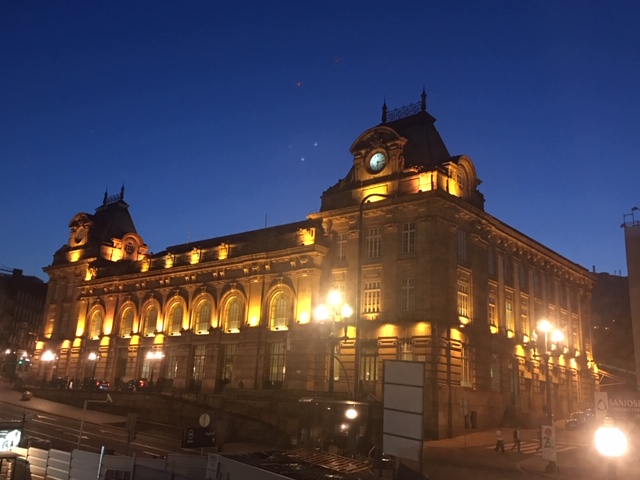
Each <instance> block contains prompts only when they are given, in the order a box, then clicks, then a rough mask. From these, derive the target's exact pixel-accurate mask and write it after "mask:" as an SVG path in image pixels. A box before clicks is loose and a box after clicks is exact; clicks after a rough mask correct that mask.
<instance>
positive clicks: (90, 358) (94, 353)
mask: <svg viewBox="0 0 640 480" xmlns="http://www.w3.org/2000/svg"><path fill="white" fill-rule="evenodd" d="M97 359H98V354H97V353H96V352H91V353H90V354H89V360H91V361H92V362H95V361H96V360H97Z"/></svg>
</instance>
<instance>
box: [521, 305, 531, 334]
mask: <svg viewBox="0 0 640 480" xmlns="http://www.w3.org/2000/svg"><path fill="white" fill-rule="evenodd" d="M520 323H521V326H522V333H523V334H525V335H527V336H530V335H531V324H530V323H529V299H527V298H526V297H521V298H520Z"/></svg>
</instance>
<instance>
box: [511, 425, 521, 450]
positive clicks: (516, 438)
mask: <svg viewBox="0 0 640 480" xmlns="http://www.w3.org/2000/svg"><path fill="white" fill-rule="evenodd" d="M516 448H517V449H518V451H520V428H518V427H516V428H514V429H513V446H512V447H511V450H512V451H513V450H515V449H516Z"/></svg>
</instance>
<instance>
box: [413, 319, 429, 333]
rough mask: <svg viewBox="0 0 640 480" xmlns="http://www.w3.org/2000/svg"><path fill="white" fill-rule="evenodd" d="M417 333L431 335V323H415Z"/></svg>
mask: <svg viewBox="0 0 640 480" xmlns="http://www.w3.org/2000/svg"><path fill="white" fill-rule="evenodd" d="M414 331H415V332H416V335H431V324H430V323H429V322H419V323H417V324H416V325H415V327H414Z"/></svg>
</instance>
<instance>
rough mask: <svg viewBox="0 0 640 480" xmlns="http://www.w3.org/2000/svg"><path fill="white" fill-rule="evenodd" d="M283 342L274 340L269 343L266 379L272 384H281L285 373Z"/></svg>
mask: <svg viewBox="0 0 640 480" xmlns="http://www.w3.org/2000/svg"><path fill="white" fill-rule="evenodd" d="M284 360H285V344H284V342H274V343H270V344H269V359H268V362H267V365H268V367H267V368H268V371H267V380H268V381H269V382H271V383H272V385H273V384H276V383H277V384H278V385H281V384H282V382H283V381H284V374H285V365H284Z"/></svg>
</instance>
